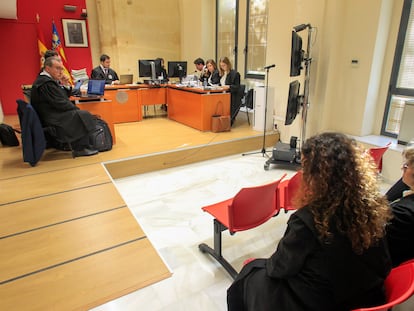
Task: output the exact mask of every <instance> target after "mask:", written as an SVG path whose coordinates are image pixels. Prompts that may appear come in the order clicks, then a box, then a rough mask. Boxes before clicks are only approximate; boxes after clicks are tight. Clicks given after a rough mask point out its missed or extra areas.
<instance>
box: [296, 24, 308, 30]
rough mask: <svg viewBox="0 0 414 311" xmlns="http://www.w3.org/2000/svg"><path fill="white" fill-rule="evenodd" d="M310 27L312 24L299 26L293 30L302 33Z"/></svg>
mask: <svg viewBox="0 0 414 311" xmlns="http://www.w3.org/2000/svg"><path fill="white" fill-rule="evenodd" d="M308 26H310V24H300V25H297V26H295V27H293V30H294V31H295V32H299V31H302V30H304V29H306V27H308Z"/></svg>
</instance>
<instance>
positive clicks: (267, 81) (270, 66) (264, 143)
mask: <svg viewBox="0 0 414 311" xmlns="http://www.w3.org/2000/svg"><path fill="white" fill-rule="evenodd" d="M274 67H276V65H275V64H273V65H269V66H266V67H264V69H266V93H265V113H264V122H263V144H262V150H261V151H254V152H248V153H242V156H245V155H249V154H256V153H261V154H262V156H263V157H264V156H265V155H266V156H267V157H269V156H268V155H267V153H266V152H267V151H266V122H267V96H268V92H269V70H270V69H271V68H274Z"/></svg>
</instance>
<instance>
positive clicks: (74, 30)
mask: <svg viewBox="0 0 414 311" xmlns="http://www.w3.org/2000/svg"><path fill="white" fill-rule="evenodd" d="M62 26H63V35H64V37H65V46H67V47H88V35H87V32H86V21H84V20H82V19H62Z"/></svg>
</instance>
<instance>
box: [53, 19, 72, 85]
mask: <svg viewBox="0 0 414 311" xmlns="http://www.w3.org/2000/svg"><path fill="white" fill-rule="evenodd" d="M52 49H53V50H55V51H56V52H58V54H59V56H60V58H61V59H62V64H63V73H64V74H65V75H67V76H68V78H69V80H70V83H71V84H73V81H72V76H71V75H70V73H69V66H68V62H67V59H66V55H65V52H64V51H63V47H62V43H61V42H60V37H59V33H58V31H57V28H56V25H55V21H52Z"/></svg>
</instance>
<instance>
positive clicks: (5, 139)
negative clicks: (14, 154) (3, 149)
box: [0, 123, 19, 147]
mask: <svg viewBox="0 0 414 311" xmlns="http://www.w3.org/2000/svg"><path fill="white" fill-rule="evenodd" d="M16 131H17V130H15V129H13V128H12V127H11V126H10V125H7V124H5V123H2V124H0V142H1V144H2V145H3V146H12V147H15V146H18V145H19V140H18V139H17V136H16V133H15V132H16Z"/></svg>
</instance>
